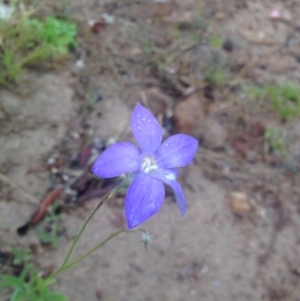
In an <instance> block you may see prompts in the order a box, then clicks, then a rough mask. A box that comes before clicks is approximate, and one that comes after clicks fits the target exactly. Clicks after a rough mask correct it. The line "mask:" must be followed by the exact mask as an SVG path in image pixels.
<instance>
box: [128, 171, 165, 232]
mask: <svg viewBox="0 0 300 301" xmlns="http://www.w3.org/2000/svg"><path fill="white" fill-rule="evenodd" d="M164 198H165V188H164V185H163V183H162V182H161V181H160V180H158V179H155V178H153V177H150V176H149V175H147V174H145V173H144V172H139V173H138V175H137V176H136V178H135V179H134V181H133V182H132V183H131V185H130V186H129V188H128V190H127V194H126V199H125V215H126V219H127V225H128V228H129V229H132V228H134V227H137V226H138V225H140V224H141V223H143V222H144V221H146V220H147V219H148V218H150V217H151V216H152V215H154V214H155V213H156V212H157V211H158V210H159V208H160V207H161V205H162V203H163V201H164Z"/></svg>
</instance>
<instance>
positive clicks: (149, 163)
mask: <svg viewBox="0 0 300 301" xmlns="http://www.w3.org/2000/svg"><path fill="white" fill-rule="evenodd" d="M141 170H142V171H143V172H144V173H149V172H151V171H152V170H158V166H157V165H156V162H155V160H154V158H152V157H145V158H144V159H143V162H142V165H141Z"/></svg>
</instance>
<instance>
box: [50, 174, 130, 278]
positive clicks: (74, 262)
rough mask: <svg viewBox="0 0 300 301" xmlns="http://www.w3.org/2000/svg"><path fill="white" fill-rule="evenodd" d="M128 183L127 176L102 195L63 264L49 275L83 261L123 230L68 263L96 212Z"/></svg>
mask: <svg viewBox="0 0 300 301" xmlns="http://www.w3.org/2000/svg"><path fill="white" fill-rule="evenodd" d="M127 185H128V179H127V178H126V179H125V180H124V181H123V182H121V184H120V185H118V186H117V187H116V188H114V189H112V190H111V191H110V192H108V193H107V194H106V195H105V196H103V197H102V199H101V200H100V202H99V204H98V205H97V206H96V208H95V209H94V210H93V211H92V213H91V214H90V216H89V217H88V219H87V220H86V221H85V223H84V224H83V226H82V228H81V229H80V231H79V233H78V234H77V236H76V238H75V240H74V242H73V244H72V246H71V248H70V250H69V251H68V253H67V256H66V258H65V259H64V261H63V263H62V265H61V266H60V268H59V269H58V270H57V271H55V272H53V273H52V274H51V275H50V276H49V277H54V276H56V275H57V274H59V273H60V272H61V271H63V270H65V269H68V268H70V267H73V266H74V265H75V264H76V263H78V262H79V261H81V260H82V259H84V258H85V257H86V256H88V255H89V254H91V253H92V252H94V251H95V250H97V249H98V248H100V247H101V246H103V245H104V244H105V243H106V242H107V241H109V240H110V239H112V238H113V237H115V236H117V235H118V234H119V233H121V232H123V231H124V230H119V231H117V232H115V233H113V234H111V235H110V236H109V237H108V238H106V239H105V240H103V241H102V242H101V243H99V244H98V245H97V246H96V247H94V248H93V249H91V250H90V251H88V252H87V253H86V254H84V255H82V256H81V257H79V258H78V259H76V260H75V261H73V262H72V263H70V264H68V261H69V259H70V257H71V255H72V253H73V251H74V248H75V246H76V245H77V243H78V241H79V239H80V237H81V235H82V233H83V232H84V230H85V228H86V227H87V225H88V223H89V222H90V221H91V219H92V218H93V216H94V215H95V214H96V212H97V211H98V209H99V208H100V207H101V206H102V205H103V204H104V203H105V202H106V201H107V200H108V199H109V198H111V197H112V196H113V195H115V194H116V193H117V192H118V191H120V190H121V189H123V188H125V187H126V186H127Z"/></svg>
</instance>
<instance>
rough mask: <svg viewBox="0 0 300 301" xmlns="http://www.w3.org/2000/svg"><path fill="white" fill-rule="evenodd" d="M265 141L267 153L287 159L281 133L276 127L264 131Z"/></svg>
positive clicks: (284, 142)
mask: <svg viewBox="0 0 300 301" xmlns="http://www.w3.org/2000/svg"><path fill="white" fill-rule="evenodd" d="M264 136H265V141H266V142H267V151H268V152H270V153H275V154H278V155H282V156H283V157H284V158H285V159H288V151H287V146H286V141H285V139H284V137H283V134H282V132H281V131H280V129H279V128H277V127H269V128H267V129H266V131H265V135H264Z"/></svg>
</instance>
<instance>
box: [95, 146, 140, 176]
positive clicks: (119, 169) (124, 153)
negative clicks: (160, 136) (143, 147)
mask: <svg viewBox="0 0 300 301" xmlns="http://www.w3.org/2000/svg"><path fill="white" fill-rule="evenodd" d="M139 169H140V151H139V149H138V148H137V147H136V146H135V145H133V144H132V143H129V142H119V143H116V144H114V145H112V146H110V147H109V148H108V149H107V150H105V151H104V152H103V153H102V154H101V155H100V156H99V157H98V159H97V160H96V162H95V164H94V166H93V168H92V171H93V173H94V174H95V175H96V176H98V177H102V178H113V177H116V176H119V175H121V174H124V173H127V172H132V171H136V170H139Z"/></svg>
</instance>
